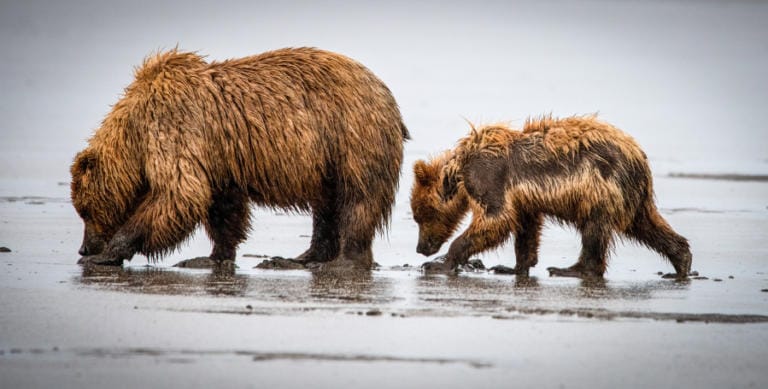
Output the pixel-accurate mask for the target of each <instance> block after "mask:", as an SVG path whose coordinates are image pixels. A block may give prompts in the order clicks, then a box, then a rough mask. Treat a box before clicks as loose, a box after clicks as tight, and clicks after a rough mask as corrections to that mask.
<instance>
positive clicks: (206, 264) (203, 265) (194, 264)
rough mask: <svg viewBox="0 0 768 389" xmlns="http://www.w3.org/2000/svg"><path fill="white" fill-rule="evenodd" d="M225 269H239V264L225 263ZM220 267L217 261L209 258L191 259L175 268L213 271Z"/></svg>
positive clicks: (176, 265)
mask: <svg viewBox="0 0 768 389" xmlns="http://www.w3.org/2000/svg"><path fill="white" fill-rule="evenodd" d="M224 262H225V264H224V267H225V268H228V267H232V266H234V269H237V268H238V266H237V264H234V263H231V262H232V261H224ZM217 266H219V264H218V263H216V261H213V260H211V259H210V258H208V257H195V258H190V259H185V260H183V261H181V262H179V263H177V264H175V265H173V267H179V268H185V269H213V268H216V267H217Z"/></svg>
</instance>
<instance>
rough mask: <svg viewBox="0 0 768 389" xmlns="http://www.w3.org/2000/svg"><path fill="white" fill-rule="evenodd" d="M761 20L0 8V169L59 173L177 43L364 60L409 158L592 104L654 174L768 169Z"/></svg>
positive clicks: (690, 7)
mask: <svg viewBox="0 0 768 389" xmlns="http://www.w3.org/2000/svg"><path fill="white" fill-rule="evenodd" d="M766 20H768V5H766V4H765V3H762V2H733V1H722V2H694V1H684V2H667V1H659V2H645V1H526V2H509V1H503V2H447V1H441V2H411V1H408V2H397V1H387V2H376V3H373V2H371V3H368V2H322V1H317V2H316V1H307V2H291V1H281V2H274V3H273V2H259V1H235V2H231V1H219V2H211V1H178V2H168V1H120V2H110V1H50V2H41V1H16V2H7V1H3V3H2V5H0V36H2V39H0V53H2V54H1V55H2V61H0V90H1V91H2V93H0V118H1V120H0V134H2V135H1V139H2V140H1V141H0V163H1V164H2V165H1V166H2V168H1V169H0V178H43V179H55V180H60V181H67V180H68V179H69V177H68V176H69V173H68V166H69V164H70V163H71V160H72V157H73V155H74V154H75V153H76V152H77V151H78V150H79V149H81V148H83V147H84V146H85V142H86V139H87V138H88V137H89V136H90V134H91V133H92V132H93V130H95V129H96V128H97V127H98V125H99V122H100V121H101V119H102V118H103V117H104V115H105V114H106V113H107V112H108V111H109V109H110V105H111V104H114V103H115V101H117V100H118V98H119V97H120V94H121V92H122V89H123V88H124V87H125V86H126V85H128V84H129V83H130V81H131V79H132V72H133V68H134V67H135V66H136V65H138V64H140V63H141V61H142V59H143V58H144V57H145V56H146V55H148V54H150V53H152V52H153V51H156V50H158V49H160V50H162V49H168V48H172V47H174V46H176V45H178V47H179V48H181V49H184V50H195V51H199V52H200V53H201V54H205V55H208V58H209V59H211V60H221V59H226V58H231V57H240V56H246V55H250V54H256V53H260V52H263V51H267V50H270V49H275V48H280V47H285V46H316V47H320V48H324V49H328V50H332V51H337V52H340V53H343V54H346V55H348V56H350V57H352V58H355V59H357V60H359V61H360V62H362V63H363V64H365V65H366V66H368V67H369V68H370V69H372V70H373V71H374V72H375V73H376V74H377V75H378V76H379V77H380V78H382V79H383V80H384V81H385V82H386V83H387V84H388V85H389V86H390V88H391V89H392V91H393V93H394V95H395V97H396V98H397V100H398V102H399V104H400V106H401V108H402V112H403V115H404V117H405V121H406V124H407V125H408V127H409V128H410V130H411V133H412V134H413V138H414V139H413V141H412V142H410V143H409V144H408V145H407V147H406V152H407V154H408V156H409V158H408V162H409V163H410V162H412V160H413V158H415V157H421V156H424V155H427V154H429V153H434V152H437V151H439V150H442V149H445V148H447V147H450V146H451V145H453V144H454V142H455V141H456V139H457V138H458V137H460V136H462V135H463V134H465V133H466V131H467V126H466V124H465V122H464V121H463V119H462V118H463V117H466V118H468V119H470V120H473V121H479V122H484V121H485V122H489V121H499V120H508V121H511V123H512V124H515V125H517V124H521V123H522V121H523V120H524V119H525V117H527V116H529V115H539V114H542V113H550V112H551V113H554V114H555V115H558V116H566V115H571V114H581V113H590V112H596V111H599V112H600V114H601V116H602V117H603V118H605V119H606V120H609V121H611V122H613V123H615V124H616V125H618V126H620V127H621V128H623V129H624V130H626V131H627V132H630V133H631V134H633V135H634V136H635V137H636V138H637V139H638V140H639V141H640V143H641V145H642V146H643V147H644V148H645V149H646V151H647V152H648V154H649V156H650V157H651V160H652V163H653V167H654V170H655V171H657V174H658V172H659V171H667V170H675V171H676V170H685V171H691V170H697V171H720V172H752V173H754V172H760V173H765V172H766V171H768V128H766V123H768V22H766ZM409 169H410V167H408V168H407V169H406V170H409ZM403 186H404V187H408V186H410V185H409V184H407V185H403Z"/></svg>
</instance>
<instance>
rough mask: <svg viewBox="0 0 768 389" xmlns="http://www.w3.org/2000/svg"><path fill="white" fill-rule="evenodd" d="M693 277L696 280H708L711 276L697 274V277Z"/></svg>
mask: <svg viewBox="0 0 768 389" xmlns="http://www.w3.org/2000/svg"><path fill="white" fill-rule="evenodd" d="M693 279H694V280H708V279H709V277H704V276H696V277H693Z"/></svg>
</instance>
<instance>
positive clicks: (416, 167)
mask: <svg viewBox="0 0 768 389" xmlns="http://www.w3.org/2000/svg"><path fill="white" fill-rule="evenodd" d="M413 176H414V177H415V178H416V182H418V183H419V185H422V186H428V185H429V184H431V183H432V182H434V181H435V180H436V179H437V177H435V175H434V174H433V172H432V169H431V168H430V167H429V165H427V163H426V162H424V160H422V159H420V160H418V161H416V163H415V164H413Z"/></svg>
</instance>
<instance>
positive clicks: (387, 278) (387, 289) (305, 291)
mask: <svg viewBox="0 0 768 389" xmlns="http://www.w3.org/2000/svg"><path fill="white" fill-rule="evenodd" d="M74 281H75V282H76V283H77V284H80V285H85V286H88V287H95V288H99V289H108V290H116V291H121V292H126V293H142V294H165V295H184V296H195V295H197V296H204V295H210V296H223V297H241V298H246V299H247V300H248V302H247V305H246V304H243V303H242V301H238V302H237V303H232V304H230V303H221V304H218V303H217V307H216V308H211V307H210V306H201V307H199V308H192V309H191V310H192V311H196V312H203V313H224V314H227V313H232V314H261V315H273V314H286V313H288V314H304V313H306V312H313V311H329V312H344V313H358V314H362V313H363V312H369V313H370V316H378V315H382V314H386V315H388V316H398V317H409V316H429V317H446V316H449V317H450V316H481V317H492V318H496V319H510V318H514V319H519V318H525V317H531V316H532V315H559V316H562V317H578V318H587V319H601V320H613V319H617V318H623V319H651V320H673V321H680V322H682V321H700V322H719V323H755V322H768V316H764V315H720V314H710V313H686V312H681V313H675V312H654V311H653V308H652V307H653V305H652V302H653V301H654V300H655V299H658V298H659V296H660V295H667V296H669V295H672V296H674V295H675V294H681V295H684V294H685V293H686V292H687V291H688V288H689V287H690V283H685V282H671V281H667V280H654V281H643V282H610V281H605V280H600V281H584V280H570V279H569V280H563V279H559V280H556V281H555V280H551V279H546V280H540V279H538V278H537V277H517V276H515V277H508V276H494V275H490V274H487V273H472V274H463V275H458V276H455V275H454V276H445V275H429V274H423V273H421V272H419V271H418V270H413V271H390V270H383V271H375V272H368V271H365V272H357V273H348V274H345V276H344V277H339V275H338V273H336V272H323V271H316V272H308V271H272V270H257V271H251V272H247V273H236V272H234V271H231V270H229V271H208V272H200V271H190V270H182V269H166V268H151V267H148V268H140V269H135V268H113V267H98V266H88V267H84V268H83V270H82V274H81V275H80V276H77V277H75V279H74ZM638 306H640V307H643V306H645V307H646V309H645V310H643V309H642V308H641V309H635V310H632V311H627V310H626V307H638ZM169 309H170V310H177V309H178V308H169ZM186 310H189V309H186Z"/></svg>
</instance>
